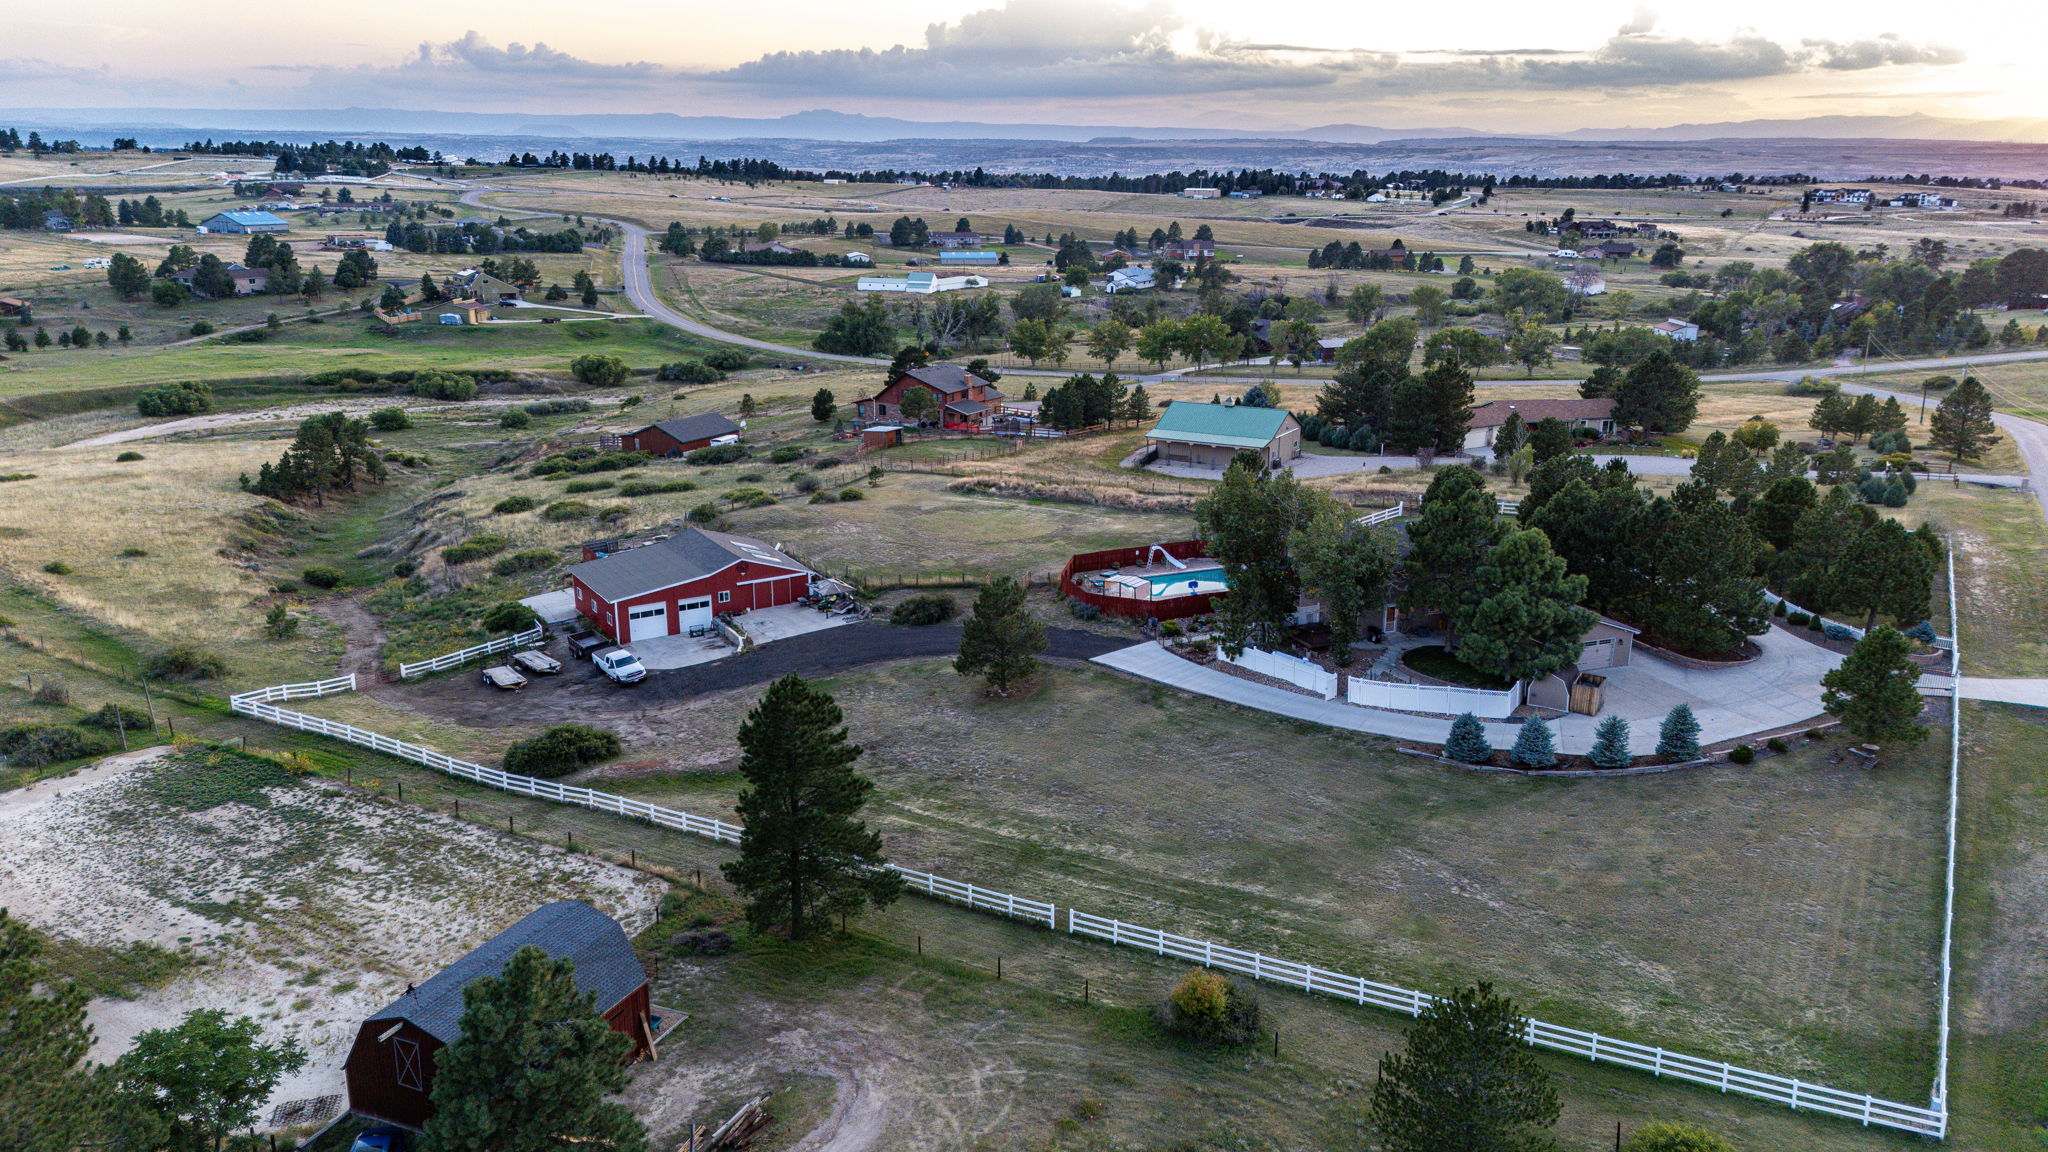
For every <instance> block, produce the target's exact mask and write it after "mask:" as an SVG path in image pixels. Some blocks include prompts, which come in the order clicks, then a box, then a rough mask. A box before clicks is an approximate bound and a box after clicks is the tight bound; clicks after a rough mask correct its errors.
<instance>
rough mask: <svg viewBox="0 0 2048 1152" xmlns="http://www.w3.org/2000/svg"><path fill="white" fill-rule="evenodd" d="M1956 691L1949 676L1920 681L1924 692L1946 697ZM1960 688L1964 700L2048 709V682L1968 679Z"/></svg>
mask: <svg viewBox="0 0 2048 1152" xmlns="http://www.w3.org/2000/svg"><path fill="white" fill-rule="evenodd" d="M1956 687H1957V685H1956V682H1955V680H1954V679H1953V678H1951V677H1948V676H1935V675H1928V676H1922V677H1921V678H1920V690H1921V691H1922V692H1927V693H1942V694H1945V693H1947V692H1949V691H1951V690H1953V689H1954V688H1956ZM1961 688H1962V691H1961V693H1960V695H1961V696H1962V698H1963V699H1965V700H1987V701H1990V702H1992V703H1996V704H2024V705H2027V706H2029V707H2032V708H2048V680H2022V679H2007V678H2004V677H1999V676H1965V677H1963V681H1962V685H1961Z"/></svg>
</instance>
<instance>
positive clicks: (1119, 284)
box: [1102, 268, 1159, 293]
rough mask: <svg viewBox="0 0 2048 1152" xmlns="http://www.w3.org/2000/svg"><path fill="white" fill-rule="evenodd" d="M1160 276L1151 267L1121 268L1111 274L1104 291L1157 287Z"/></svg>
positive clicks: (1103, 287)
mask: <svg viewBox="0 0 2048 1152" xmlns="http://www.w3.org/2000/svg"><path fill="white" fill-rule="evenodd" d="M1158 283H1159V278H1158V277H1157V276H1156V275H1154V274H1153V272H1152V270H1151V269H1150V268H1119V269H1117V270H1116V271H1114V272H1111V273H1110V274H1109V280H1108V282H1106V283H1105V284H1103V286H1102V290H1103V291H1104V292H1111V293H1114V292H1143V291H1144V290H1145V289H1147V288H1152V287H1156V286H1157V285H1158Z"/></svg>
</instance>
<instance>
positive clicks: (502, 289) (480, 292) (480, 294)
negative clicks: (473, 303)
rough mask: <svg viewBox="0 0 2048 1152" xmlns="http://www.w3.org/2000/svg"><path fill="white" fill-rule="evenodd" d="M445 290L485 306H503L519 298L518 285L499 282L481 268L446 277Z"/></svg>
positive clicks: (466, 269) (464, 270)
mask: <svg viewBox="0 0 2048 1152" xmlns="http://www.w3.org/2000/svg"><path fill="white" fill-rule="evenodd" d="M446 287H447V289H448V290H449V291H450V292H451V293H453V294H454V295H456V296H467V297H469V298H470V299H472V300H479V301H482V302H483V303H486V304H503V303H506V302H508V301H516V300H518V299H519V298H520V291H519V285H517V284H513V283H510V282H509V281H505V280H500V279H498V278H497V277H496V276H493V275H491V274H490V273H488V272H485V271H484V270H483V269H481V268H464V269H463V270H462V271H460V272H457V273H455V274H453V275H451V276H449V277H448V281H447V285H446Z"/></svg>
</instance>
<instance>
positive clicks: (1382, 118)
mask: <svg viewBox="0 0 2048 1152" xmlns="http://www.w3.org/2000/svg"><path fill="white" fill-rule="evenodd" d="M11 7H16V10H15V11H11V12H9V14H8V19H7V23H8V24H9V26H10V27H9V34H8V35H7V36H6V37H5V38H4V39H0V107H14V108H35V107H42V108H98V107H179V108H252V109H288V108H342V107H373V108H411V109H443V110H458V111H499V112H505V111H511V112H524V113H554V114H565V113H585V112H672V113H676V114H680V115H737V116H775V115H781V114H784V113H790V112H797V111H803V110H808V109H816V108H829V109H832V110H835V111H841V112H859V113H867V114H870V115H892V116H904V117H910V118H915V119H926V120H930V119H967V120H987V121H995V122H1011V123H1024V122H1032V123H1042V122H1056V123H1070V124H1102V125H1142V126H1196V127H1220V128H1245V129H1262V128H1263V129H1286V128H1305V127H1313V126H1316V125H1322V124H1333V123H1349V124H1369V125H1376V126H1383V127H1393V128H1437V127H1465V128H1476V129H1480V130H1487V131H1539V132H1540V131H1558V130H1565V129H1571V128H1627V127H1659V126H1664V125H1669V124H1677V123H1692V122H1702V121H1720V120H1738V119H1778V118H1787V119H1798V118H1806V117H1811V116H1831V115H1855V116H1862V115H1904V114H1911V113H1927V114H1931V115H1937V116H1953V117H1966V118H1971V119H1998V118H2003V117H2014V116H2034V115H2039V114H2044V111H2048V101H2044V99H2043V98H2044V97H2048V73H2044V72H2043V70H2041V69H2040V68H2039V67H2038V66H2031V67H2030V66H2029V61H2028V59H2027V55H2026V53H2027V51H2028V49H2029V48H2030V47H2031V46H2032V45H2033V44H2036V43H2038V42H2039V41H2040V38H2041V35H2042V33H2044V32H2048V15H2044V14H2043V12H2044V10H2043V9H2042V8H2041V7H2040V6H2038V5H2026V6H2013V7H2011V8H2010V9H2007V10H2004V11H2000V12H1998V13H1995V14H1993V13H1988V12H1984V11H1982V10H1975V11H1972V10H1969V9H1964V10H1958V9H1953V8H1950V7H1948V6H1947V5H1942V4H1930V3H1926V2H1925V0H1912V2H1907V0H1860V2H1859V3H1855V4H1840V5H1801V4H1790V3H1785V2H1784V0H1721V2H1719V3H1715V4H1697V3H1695V4H1689V5H1684V6H1677V5H1672V6H1668V7H1664V8H1658V7H1643V6H1640V5H1637V4H1634V3H1632V2H1623V3H1604V2H1599V0H1594V2H1590V3H1575V4H1569V5H1550V4H1531V3H1522V2H1518V3H1506V2H1502V0H1460V2H1458V3H1419V2H1412V0H1411V2H1409V3H1396V4H1357V3H1352V4H1335V3H1313V2H1302V0H1267V2H1266V3H1259V4H1248V3H1245V2H1244V0H1140V2H1135V3H1134V2H1131V0H1001V2H999V3H991V0H979V2H976V0H968V2H966V3H957V2H956V3H948V2H944V0H891V2H890V3H889V4H887V5H881V4H863V3H851V4H849V3H846V2H844V0H781V2H780V3H778V4H777V5H776V6H775V7H774V8H773V9H772V16H773V18H772V19H766V18H760V17H759V16H758V15H756V13H755V12H754V11H750V10H749V9H747V8H745V7H742V6H739V5H735V4H733V3H731V2H730V0H721V2H719V3H703V2H701V0H604V2H603V3H601V4H598V5H595V6H593V8H591V9H582V8H581V7H580V6H577V5H564V4H561V3H559V0H487V2H486V3H482V4H449V5H431V6H429V7H427V8H423V9H410V8H408V9H405V10H404V11H403V18H402V19H401V18H398V12H399V10H395V9H390V8H375V7H372V8H365V7H363V6H360V5H348V4H327V5H323V4H308V5H278V6H262V5H255V4H251V3H248V0H232V2H230V0H184V2H183V3H180V4H176V5H165V4H163V3H162V2H161V0H95V3H93V4H91V5H90V6H89V7H88V8H86V9H68V8H67V7H66V6H63V5H37V6H34V7H33V8H30V7H29V6H26V5H21V6H11ZM1958 11H1962V12H1965V13H1966V14H1968V15H1970V16H1973V17H1979V18H1978V19H1973V20H1959V19H1956V18H1955V16H1956V14H1957V13H1958ZM578 13H587V16H586V17H585V18H578V16H577V14H578Z"/></svg>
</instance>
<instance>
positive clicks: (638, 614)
mask: <svg viewBox="0 0 2048 1152" xmlns="http://www.w3.org/2000/svg"><path fill="white" fill-rule="evenodd" d="M583 554H584V555H585V556H587V557H590V559H586V560H585V561H584V562H583V563H581V564H574V565H571V566H570V568H569V585H570V589H571V590H572V591H573V592H574V593H575V600H576V611H577V612H579V613H581V614H582V615H583V616H585V617H587V618H588V619H589V620H590V621H591V622H592V623H593V624H595V625H596V626H597V628H598V630H599V631H601V632H603V633H604V634H605V635H607V636H610V637H611V638H612V639H613V640H616V641H618V642H619V643H621V644H628V643H631V642H633V641H635V640H652V639H655V638H657V637H661V636H682V635H694V634H697V633H701V632H705V631H708V630H709V629H710V628H711V627H712V626H713V625H712V619H713V617H715V616H721V615H729V614H733V613H740V612H750V611H752V610H754V609H756V608H774V607H777V606H779V605H783V604H793V603H795V602H796V601H797V600H798V599H799V598H801V597H802V596H804V595H805V594H806V593H808V592H809V591H810V588H811V570H810V569H808V568H806V567H804V566H803V565H801V564H799V563H797V562H796V561H794V560H791V559H790V558H789V557H787V556H784V555H783V554H782V553H780V552H778V551H776V550H775V547H774V545H772V544H765V543H762V542H761V541H759V540H750V539H748V538H747V537H745V536H728V535H726V534H725V533H723V532H707V531H705V530H704V529H702V528H690V529H687V530H685V531H683V532H679V533H677V534H676V535H674V536H670V537H669V538H667V539H665V540H657V541H655V542H653V543H651V544H643V545H640V546H639V547H634V548H626V549H624V550H622V551H617V552H606V551H604V550H603V547H602V546H601V545H596V544H585V545H584V546H583Z"/></svg>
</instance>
